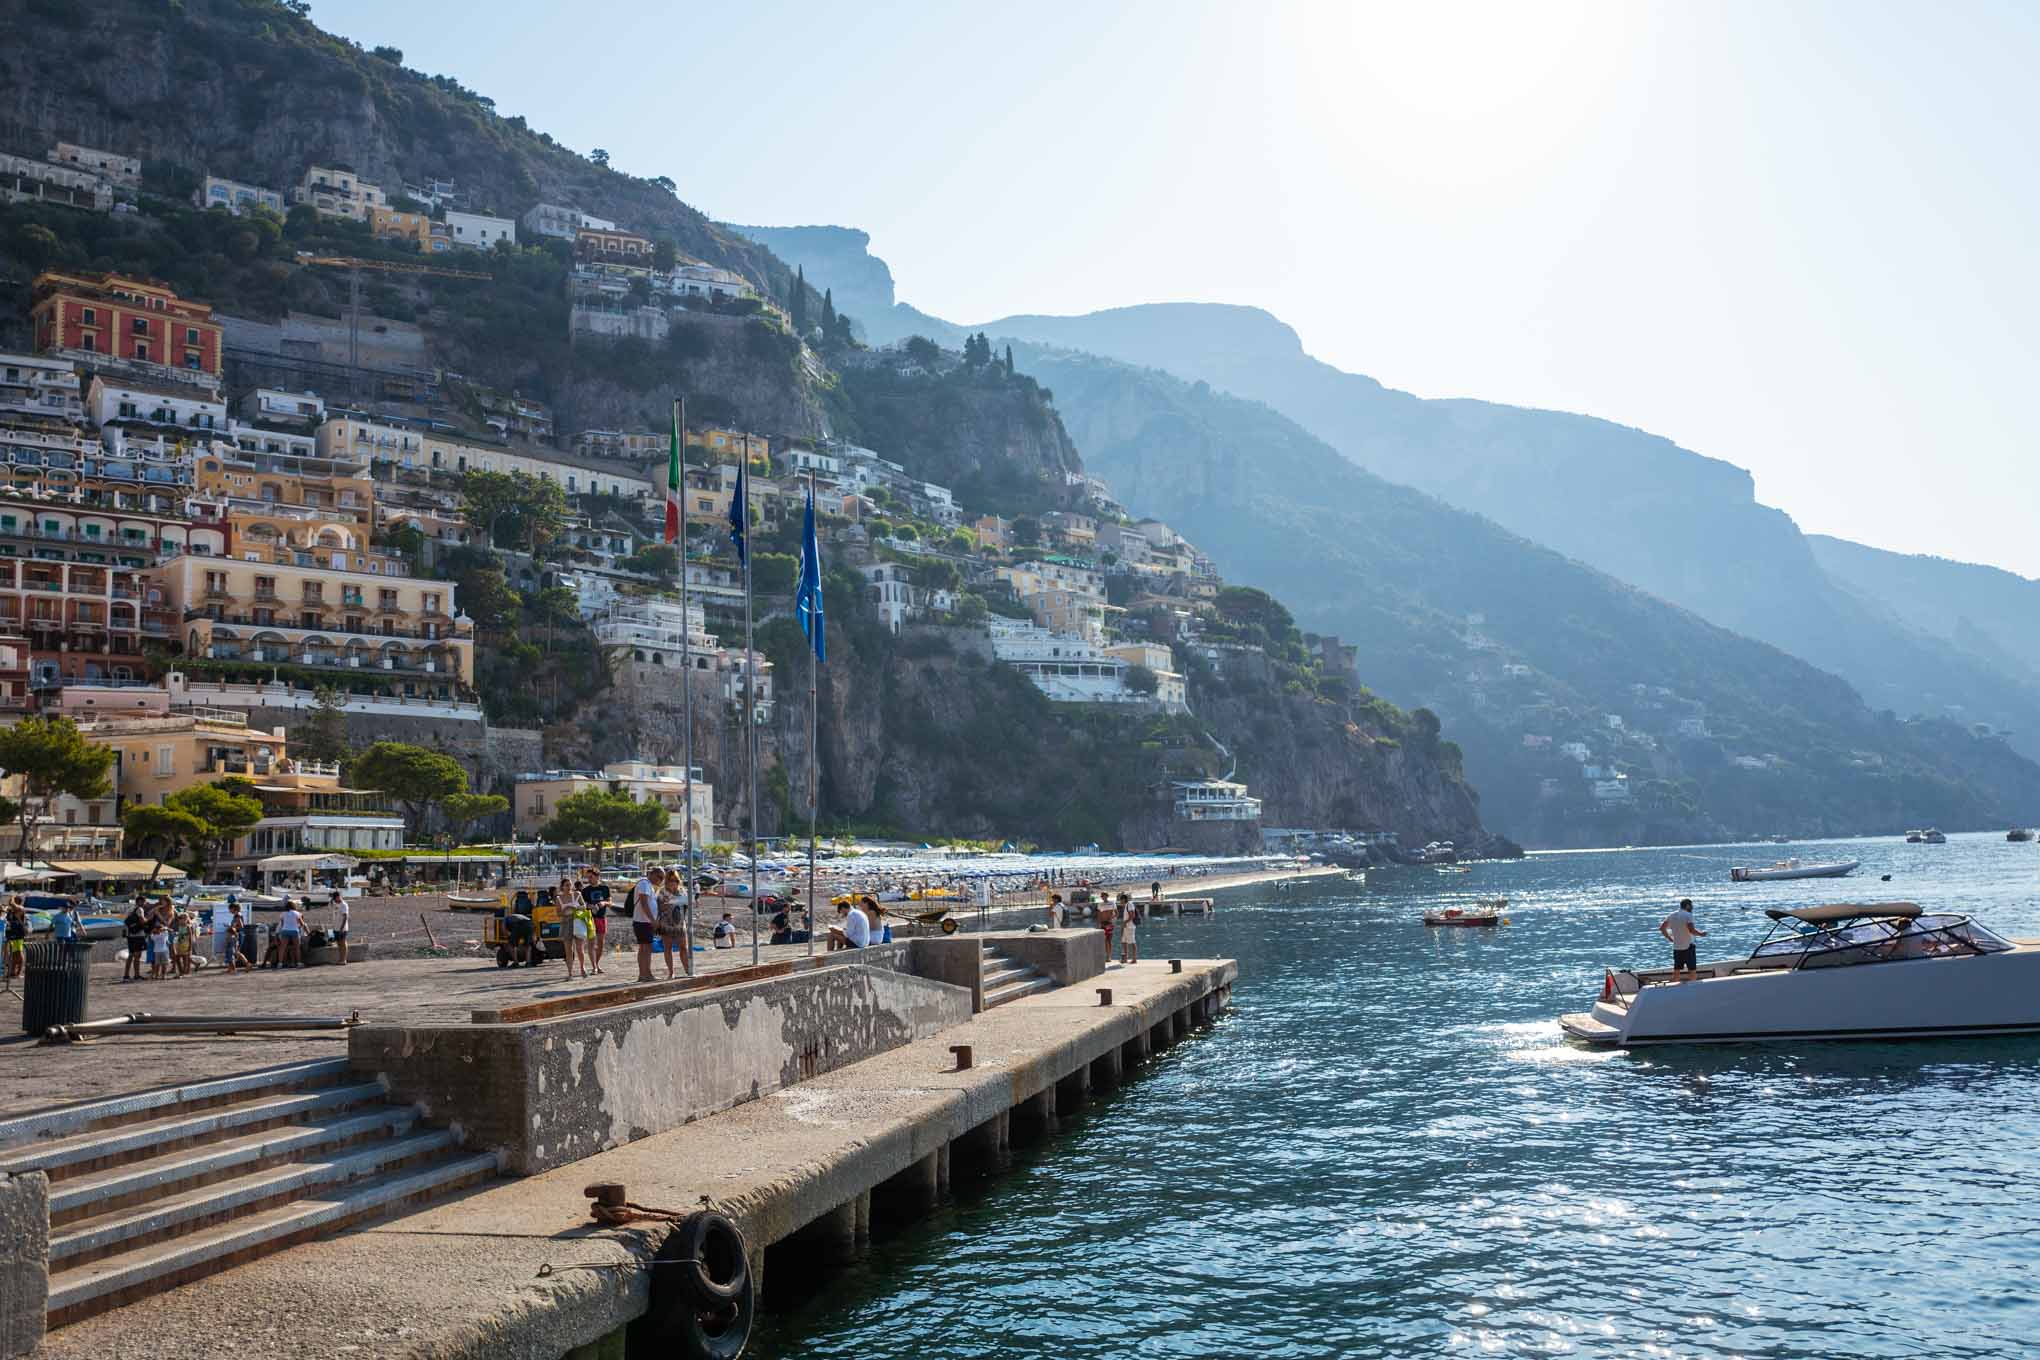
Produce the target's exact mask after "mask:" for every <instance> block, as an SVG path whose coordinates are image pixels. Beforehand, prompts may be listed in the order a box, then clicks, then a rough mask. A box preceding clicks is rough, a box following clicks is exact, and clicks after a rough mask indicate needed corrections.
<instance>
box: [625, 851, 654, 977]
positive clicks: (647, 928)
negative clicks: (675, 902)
mask: <svg viewBox="0 0 2040 1360" xmlns="http://www.w3.org/2000/svg"><path fill="white" fill-rule="evenodd" d="M658 922H659V889H658V886H657V885H656V884H654V883H653V882H652V880H651V876H650V875H649V874H640V875H639V876H638V881H637V882H636V883H635V884H634V885H632V887H631V890H630V933H631V934H632V935H635V936H636V937H637V980H638V981H639V982H650V981H651V980H652V936H653V934H654V933H655V932H656V931H657V928H658Z"/></svg>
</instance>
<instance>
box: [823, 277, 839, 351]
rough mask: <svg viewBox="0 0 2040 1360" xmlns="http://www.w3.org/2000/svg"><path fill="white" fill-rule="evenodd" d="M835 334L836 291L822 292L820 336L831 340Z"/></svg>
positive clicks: (825, 290) (827, 289) (826, 289)
mask: <svg viewBox="0 0 2040 1360" xmlns="http://www.w3.org/2000/svg"><path fill="white" fill-rule="evenodd" d="M835 334H836V290H835V289H833V288H824V289H823V290H822V335H823V337H824V338H825V339H826V338H832V337H834V335H835Z"/></svg>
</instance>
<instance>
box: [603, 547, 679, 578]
mask: <svg viewBox="0 0 2040 1360" xmlns="http://www.w3.org/2000/svg"><path fill="white" fill-rule="evenodd" d="M616 565H617V566H619V567H622V568H623V569H624V570H625V571H638V572H643V573H644V574H645V575H647V576H659V577H666V576H671V575H673V574H674V573H676V572H677V571H679V570H680V553H679V552H678V550H677V549H675V548H674V546H673V545H672V544H671V543H647V544H645V546H644V547H642V548H639V549H638V550H637V551H636V552H634V553H632V554H631V555H630V556H629V557H626V558H624V559H623V560H622V561H620V562H618V563H617V564H616Z"/></svg>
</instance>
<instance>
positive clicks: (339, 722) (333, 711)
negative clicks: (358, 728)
mask: <svg viewBox="0 0 2040 1360" xmlns="http://www.w3.org/2000/svg"><path fill="white" fill-rule="evenodd" d="M296 744H297V751H298V754H299V755H300V756H302V757H304V758H305V759H306V760H316V761H319V762H320V763H321V764H327V765H338V764H340V763H341V762H343V761H345V760H346V759H347V753H348V746H347V708H346V705H345V703H344V702H343V701H342V700H341V698H340V691H339V690H337V689H334V688H333V687H332V686H331V685H321V686H319V688H318V689H317V690H315V691H314V692H313V694H312V715H311V716H310V717H309V718H307V719H305V721H304V722H303V724H302V725H300V726H299V728H298V730H297V734H296Z"/></svg>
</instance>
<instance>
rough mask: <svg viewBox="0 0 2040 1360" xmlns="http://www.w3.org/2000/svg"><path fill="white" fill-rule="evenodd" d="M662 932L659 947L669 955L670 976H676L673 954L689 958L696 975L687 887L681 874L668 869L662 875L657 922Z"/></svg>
mask: <svg viewBox="0 0 2040 1360" xmlns="http://www.w3.org/2000/svg"><path fill="white" fill-rule="evenodd" d="M654 929H656V930H657V932H658V935H659V947H660V948H661V949H662V950H664V951H665V955H666V976H667V977H669V978H670V977H672V976H673V956H674V955H675V954H679V955H681V956H682V957H683V958H684V959H685V961H686V971H687V975H688V976H689V977H692V976H694V950H693V949H692V948H691V947H690V946H691V945H692V943H693V942H692V941H691V940H689V939H688V938H687V935H688V930H687V891H686V889H685V888H684V887H682V885H681V883H680V875H679V874H678V873H677V872H675V871H674V870H672V869H668V870H667V871H666V873H665V876H664V877H662V878H660V879H659V913H658V919H657V922H656V924H655V926H654Z"/></svg>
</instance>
